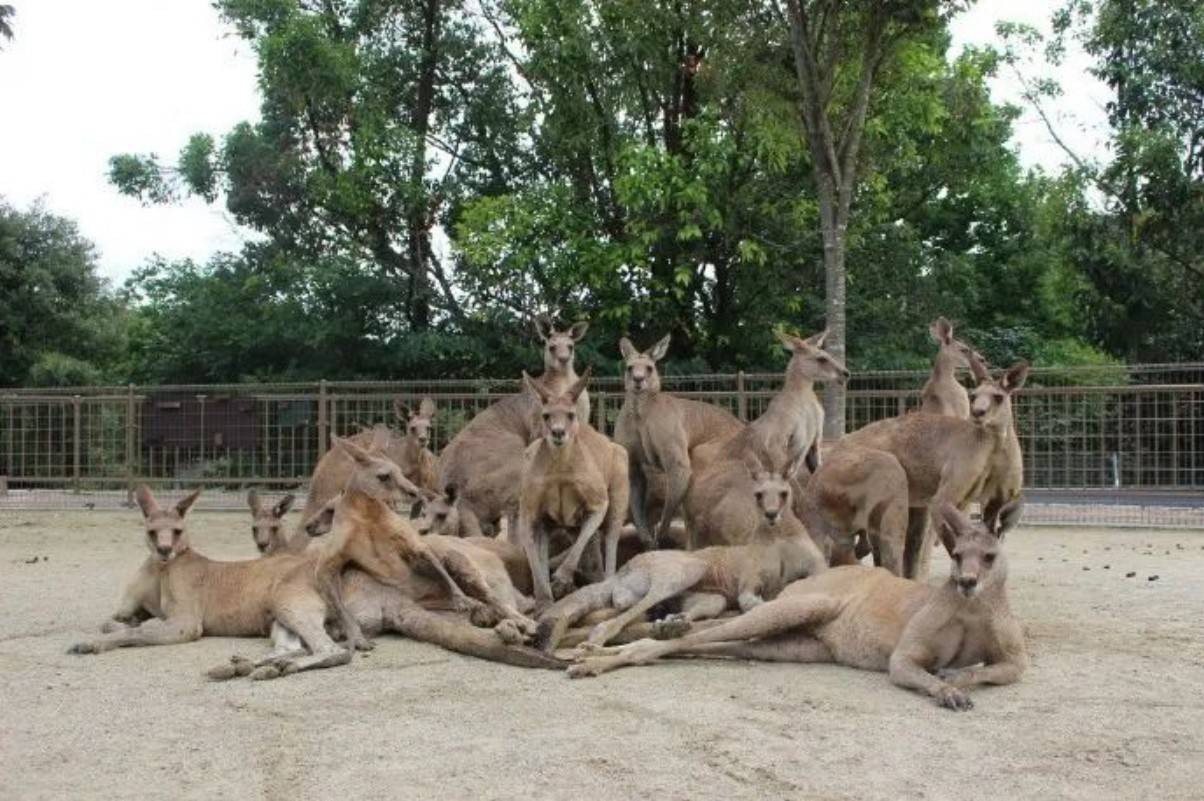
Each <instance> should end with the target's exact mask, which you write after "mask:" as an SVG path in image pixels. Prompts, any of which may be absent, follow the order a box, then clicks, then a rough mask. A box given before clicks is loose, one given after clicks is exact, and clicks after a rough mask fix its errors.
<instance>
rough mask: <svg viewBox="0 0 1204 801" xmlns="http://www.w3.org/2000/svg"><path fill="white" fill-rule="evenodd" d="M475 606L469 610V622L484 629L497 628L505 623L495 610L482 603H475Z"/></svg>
mask: <svg viewBox="0 0 1204 801" xmlns="http://www.w3.org/2000/svg"><path fill="white" fill-rule="evenodd" d="M473 604H474V606H472V607H471V608H469V609H467V610H466V611H467V612H468V622H469V623H472V625H474V626H479V627H480V628H483V629H489V628H496V627H497V626H498V625H499V624H500V623H502V622H504V621H502V619H501V615H499V614H498V613H497V612H496V611H495V610H493V609H492V608H490V607H488V606H486V605H485V604H482V603H477V602H476V601H473Z"/></svg>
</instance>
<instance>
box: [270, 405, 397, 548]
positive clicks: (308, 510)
mask: <svg viewBox="0 0 1204 801" xmlns="http://www.w3.org/2000/svg"><path fill="white" fill-rule="evenodd" d="M338 439H339V438H338V437H333V438H332V444H331V448H330V450H328V451H326V453H324V454H322V458H321V459H319V460H318V464H317V465H316V466H315V467H314V474H313V476H312V477H311V478H310V480H309V492H308V493H307V494H306V497H305V508H304V509H302V510H301V521H302V522H304V521H306V520H308V519H310V518H311V517H313V516H314V514H316V513H317V511H318V510H319V509H321V508H322V507H323V506H324V505H325V504H326V502H327V501H329V500H330V499H331V498H333V497H334V496H336V495H338V494H339V493H340V492H342V491H343V489H344V488H345V487H346V486H347V482H348V480H349V479H350V478H351V477H352V475H353V474H354V472H355V470H356V462H355V460H354V459H353V458H352V457H351V456H350V454H349V451H348V450H347V449H346V448H339V447H335V446H334V444H333V442H334V441H336V440H338ZM342 441H343V442H348V443H350V444H352V445H354V446H356V447H357V448H360V449H363V450H367V451H370V452H372V453H379V454H381V455H382V456H383V457H385V458H387V459H388V460H389V461H391V462H392V463H393V464H395V465H397V466H398V467H401V462H402V455H401V453H402V451H403V450H404V447H403V443H402V439H401V438H400V437H398V436H397V435H396V434H395V433H394V432H393V431H391V430H390V429H388V428H387V427H385V426H376V427H375V428H372V429H369V430H368V431H361V432H359V433H358V434H353V435H351V436H350V437H347V438H346V439H344V440H342ZM401 477H402V481H403V482H404V483H403V489H404V491H405V495H406V500H408V501H409V502H411V503H412V502H414V501H416V500H418V498H420V497H421V492H420V491H419V488H418V487H417V486H415V484H414V482H413V481H411V480H410V479H408V478H406V477H405V474H404V473H402V474H401ZM308 544H309V538H308V537H307V536H306V535H305V532H304V531H303V530H302V529H301V527H300V526H298V527H297V528H296V529H295V530H294V531H293V534H292V536H291V537H289V541H288V549H289V550H291V551H300V550H303V549H304V548H305V546H306V545H308Z"/></svg>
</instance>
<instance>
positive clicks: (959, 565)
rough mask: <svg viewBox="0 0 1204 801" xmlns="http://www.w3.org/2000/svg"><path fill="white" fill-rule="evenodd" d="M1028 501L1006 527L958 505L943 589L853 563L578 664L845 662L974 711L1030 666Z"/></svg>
mask: <svg viewBox="0 0 1204 801" xmlns="http://www.w3.org/2000/svg"><path fill="white" fill-rule="evenodd" d="M1021 506H1022V503H1021V502H1020V501H1019V500H1014V501H1011V502H1009V503H1007V504H1005V505H1004V506H1003V507H1002V508H1001V509H1000V513H999V515H998V517H997V520H996V523H995V526H994V527H993V528H988V527H987V526H986V525H985V524H981V523H978V524H976V523H974V522H973V521H971V520H970V518H969V517H967V516H966V515H965V514H963V513H962V512H961V511H959V510H958V509H957V507H956V506H954V505H953V504H950V503H946V504H944V505H942V506H941V507H940V510H939V513H938V518H937V519H938V525H939V528H940V535H941V542H942V543H943V544H944V546H945V548H946V549H947V550H948V551H949V555H950V556H951V557H952V560H953V561H952V566H951V570H950V575H949V579H948V580H947V581H946V582H945V583H944V584H942V585H940V586H938V587H930V586H928V585H927V584H924V583H921V582H917V581H913V580H910V579H905V578H899V577H898V576H894V575H892V574H891V573H889V572H888V571H886V570H883V569H881V568H871V567H865V566H862V565H849V566H845V567H837V568H833V569H831V570H829V571H827V572H825V573H823V574H821V575H819V576H816V577H814V578H805V579H802V580H800V581H796V582H794V583H793V584H791V585H790V586H788V587H786V589H785V590H783V591H782V593H781V595H779V596H778V597H777V598H776V599H774V600H772V601H767V602H766V603H764V604H761V605H759V606H757V607H755V608H754V609H752V610H750V611H748V612H746V613H744V614H742V615H740V616H739V617H736V618H732V619H731V620H727V621H724V622H721V623H719V624H717V625H715V626H712V627H709V628H707V629H706V630H704V631H697V632H693V633H690V634H687V635H686V636H685V637H682V638H681V639H677V640H668V641H656V640H640V641H638V642H635V643H632V644H630V645H624V646H619V647H617V648H610V649H605V650H596V651H594V652H593V653H586V654H585V655H584V657H583V658H581V660H580V661H579V662H578V663H577V664H574V665H572V666H570V668H569V675H570V676H574V677H582V676H596V675H598V674H599V673H604V672H606V671H608V670H614V669H615V668H618V667H623V666H625V665H643V664H648V663H649V662H651V661H653V660H655V659H657V658H660V657H664V656H669V655H672V654H683V655H691V656H725V657H736V658H741V659H761V660H765V661H774V662H836V663H838V664H841V665H848V666H850V667H856V668H861V669H863V670H877V671H885V672H886V673H888V674H889V676H890V680H891V682H893V683H894V684H895V685H897V686H899V687H904V688H907V689H913V690H918V691H920V692H923V693H926V694H927V695H929V696H931V697H932V698H933V699H934V700H935V701H936V702H937V703H938V704H939V705H940V706H942V707H945V708H947V709H952V710H958V711H960V710H967V709H970V708H972V707H973V702H972V701H971V699H970V697H969V695H967V694H966V690H967V689H969V688H970V687H974V686H976V685H979V684H1011V683H1013V682H1015V681H1017V680H1018V679H1019V678H1020V676H1021V674H1023V673H1024V670H1025V669H1026V668H1027V667H1028V654H1027V651H1026V649H1025V645H1024V634H1023V631H1022V630H1021V628H1020V623H1019V622H1018V621H1017V620H1016V618H1015V617H1013V615H1012V611H1011V608H1010V607H1009V605H1008V598H1007V588H1006V586H1005V585H1006V581H1007V559H1006V558H1005V557H1004V554H1003V550H1002V548H1001V547H1000V546H1001V541H1002V539H1003V536H1004V534H1005V533H1007V531H1008V530H1009V529H1011V528H1012V527H1013V526H1014V525H1015V524H1016V521H1017V520H1018V519H1019V516H1020V511H1021Z"/></svg>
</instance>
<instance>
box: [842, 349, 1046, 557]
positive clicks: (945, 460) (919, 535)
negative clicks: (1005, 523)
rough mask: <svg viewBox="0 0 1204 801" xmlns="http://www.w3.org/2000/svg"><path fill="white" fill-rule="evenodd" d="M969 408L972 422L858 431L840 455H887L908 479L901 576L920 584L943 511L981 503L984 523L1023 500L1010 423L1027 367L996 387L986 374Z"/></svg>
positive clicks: (930, 418)
mask: <svg viewBox="0 0 1204 801" xmlns="http://www.w3.org/2000/svg"><path fill="white" fill-rule="evenodd" d="M978 372H979V374H980V383H979V385H978V387H977V388H976V389H975V390H974V397H973V399H972V401H971V403H970V419H969V420H961V419H959V418H956V417H947V416H943V415H934V414H924V413H923V412H920V413H916V414H905V415H903V416H901V417H893V418H889V419H887V420H879V421H878V422H876V423H871V424H870V425H868V426H866V427H865V428H862V429H860V430H858V431H854V432H853V433H851V434H848V435H846V436H845V437H844V438H843V439H841V441H840V443H839V444H838V445H837V448H838V449H839V448H845V447H848V446H857V447H862V448H871V449H876V450H880V451H885V452H887V453H889V454H891V455H892V456H894V457H895V458H896V459H897V460H898V461H899V464H900V465H902V467H903V470H904V472H905V473H907V489H908V495H909V505H910V507H911V512H910V515H909V520H908V531H907V541H906V547H905V549H904V555H903V571H904V575H906V576H913V577H915V578H919V579H922V578H924V577H925V576H926V575H927V571H928V558H929V555H930V553H931V551H932V540H931V536H932V532H931V527H930V525H929V521H930V520H932V519H933V513H934V512H935V511H936V509H938V508H940V507H941V506H942V505H943V504H945V503H952V504H953V505H954V506H956V507H957V508H959V509H964V508H965V507H966V506H967V505H968V504H970V503H973V502H975V501H979V502H981V503H983V504H984V515H985V513H986V511H987V509H988V507H989V509H990V510H991V515H992V516H994V515H997V514H998V510H999V509H1000V508H1001V507H1002V505H1003V504H1004V503H1006V502H1008V501H1010V500H1012V499H1013V498H1014V497H1016V496H1017V495H1018V494H1019V491H1020V486H1021V484H1022V479H1023V465H1022V463H1021V459H1020V456H1021V454H1020V443H1019V439H1018V438H1017V436H1016V427H1015V423H1014V421H1013V418H1012V402H1011V398H1012V394H1013V393H1014V392H1016V391H1017V390H1019V389H1020V388H1021V387H1022V386H1024V380H1025V378H1026V377H1027V375H1028V363H1027V362H1023V361H1021V362H1017V363H1016V364H1014V365H1012V366H1011V367H1010V368H1009V369H1008V370H1007V371H1006V372H1005V373H1004V374H1003V376H1001V377H1000V379H999V380H998V381H995V380H994V379H992V378H991V376H990V374H989V373H987V372H986V368H985V367H981V368H979V370H978Z"/></svg>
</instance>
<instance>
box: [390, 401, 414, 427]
mask: <svg viewBox="0 0 1204 801" xmlns="http://www.w3.org/2000/svg"><path fill="white" fill-rule="evenodd" d="M393 416H394V417H396V418H397V419H398V420H400V421H401V422H403V423H404V422H406V421H407V420H409V419H410V410H409V409H408V408H406V405H405V404H404V403H402V402H401V398H394V399H393Z"/></svg>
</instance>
